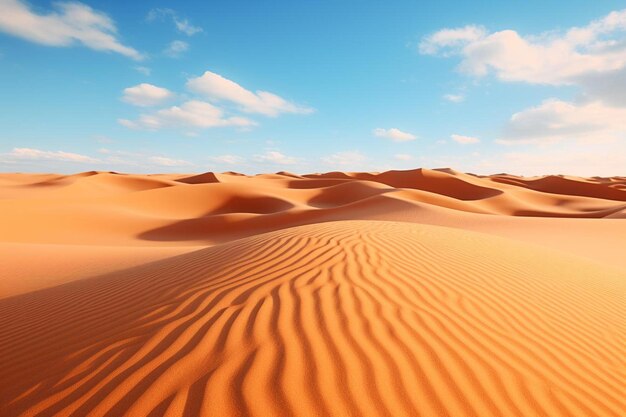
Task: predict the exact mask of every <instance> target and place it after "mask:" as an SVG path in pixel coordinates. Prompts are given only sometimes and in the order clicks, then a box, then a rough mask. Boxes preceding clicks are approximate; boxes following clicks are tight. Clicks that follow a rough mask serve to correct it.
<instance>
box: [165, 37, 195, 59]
mask: <svg viewBox="0 0 626 417" xmlns="http://www.w3.org/2000/svg"><path fill="white" fill-rule="evenodd" d="M188 50H189V44H188V43H187V42H185V41H172V42H170V43H169V44H168V45H167V47H166V48H165V49H164V50H163V53H164V54H165V55H167V56H169V57H170V58H178V57H179V56H181V55H182V54H183V52H187V51H188Z"/></svg>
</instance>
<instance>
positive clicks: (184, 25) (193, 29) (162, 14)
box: [147, 9, 203, 36]
mask: <svg viewBox="0 0 626 417" xmlns="http://www.w3.org/2000/svg"><path fill="white" fill-rule="evenodd" d="M166 17H170V18H171V19H172V22H174V25H175V26H176V29H178V31H179V32H182V33H184V34H185V35H187V36H192V35H195V34H196V33H200V32H202V31H203V30H202V28H201V27H199V26H194V25H192V24H191V23H190V22H189V20H187V19H184V18H181V17H179V16H178V14H177V13H176V12H175V11H174V10H172V9H152V10H150V11H149V12H148V16H147V20H148V21H153V20H156V19H161V20H162V19H164V18H166Z"/></svg>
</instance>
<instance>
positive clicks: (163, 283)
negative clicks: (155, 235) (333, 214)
mask: <svg viewBox="0 0 626 417" xmlns="http://www.w3.org/2000/svg"><path fill="white" fill-rule="evenodd" d="M485 254H489V255H488V256H485ZM539 255H541V254H540V253H538V251H537V250H536V249H535V248H532V247H530V246H525V245H523V244H520V243H516V242H512V241H508V240H504V239H499V238H494V237H490V236H487V235H482V234H475V233H469V232H463V231H458V230H454V229H449V228H443V227H437V226H424V225H415V224H413V225H409V224H406V223H400V222H383V221H342V222H330V223H324V224H317V225H308V226H300V227H296V228H289V229H285V230H281V231H276V232H270V233H268V234H262V235H258V236H254V237H250V238H246V239H242V240H238V241H235V242H232V243H227V244H224V245H219V246H216V247H213V248H208V249H202V250H200V251H196V252H193V253H190V254H185V255H180V256H177V257H174V258H169V259H167V260H163V261H157V262H154V263H151V264H148V265H145V266H139V267H135V268H131V269H129V270H126V271H124V272H119V273H113V274H109V275H104V276H101V277H97V278H92V279H89V280H82V281H79V282H75V283H70V284H66V285H63V286H59V287H54V288H49V289H45V290H42V291H39V292H33V293H30V294H25V295H22V296H17V297H12V298H7V299H4V300H0V317H1V318H2V320H0V323H1V324H0V357H2V358H4V361H5V366H3V367H2V370H0V380H3V381H12V383H11V384H10V385H9V386H6V387H5V388H4V389H3V390H2V392H1V393H0V403H1V404H3V408H2V410H3V411H2V414H3V415H37V414H38V413H41V414H42V415H53V414H55V415H87V414H88V415H93V416H98V415H101V416H104V415H107V416H118V415H120V416H121V415H186V416H192V415H259V416H260V415H268V413H269V414H270V415H320V416H322V415H329V416H330V415H381V416H382V415H416V416H418V415H424V416H459V415H464V416H505V415H506V416H529V415H546V416H548V415H549V416H575V415H579V416H589V415H595V416H619V415H620V413H621V411H623V409H624V407H626V402H625V401H624V395H623V394H624V384H625V383H626V375H625V373H624V369H626V367H625V366H626V361H624V358H623V356H622V355H621V353H620V350H621V348H622V347H623V342H624V340H625V339H624V338H625V337H626V327H625V326H624V321H623V310H622V308H623V304H622V301H623V300H620V295H619V294H623V293H624V290H625V287H624V280H623V278H624V276H623V274H621V273H619V272H618V270H613V269H611V268H608V267H607V268H601V267H599V266H598V265H596V264H593V263H586V262H584V261H580V260H578V259H575V258H574V259H570V258H568V257H567V256H565V255H560V254H550V260H551V262H550V264H549V265H546V264H545V263H543V262H540V261H539V258H538V256H539ZM544 256H545V255H544ZM131 301H132V302H131ZM583 311H584V313H581V312H583ZM33 365H36V366H33Z"/></svg>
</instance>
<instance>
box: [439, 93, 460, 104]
mask: <svg viewBox="0 0 626 417" xmlns="http://www.w3.org/2000/svg"><path fill="white" fill-rule="evenodd" d="M443 98H444V99H445V100H446V101H449V102H451V103H462V102H463V101H465V96H464V95H463V94H444V96H443Z"/></svg>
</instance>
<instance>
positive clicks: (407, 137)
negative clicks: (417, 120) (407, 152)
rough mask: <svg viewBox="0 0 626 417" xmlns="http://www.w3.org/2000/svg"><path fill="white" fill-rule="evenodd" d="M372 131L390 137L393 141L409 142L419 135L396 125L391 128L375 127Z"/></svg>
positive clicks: (380, 136) (377, 134)
mask: <svg viewBox="0 0 626 417" xmlns="http://www.w3.org/2000/svg"><path fill="white" fill-rule="evenodd" d="M372 133H373V134H374V136H376V137H379V138H385V139H390V140H391V141H393V142H408V141H411V140H415V139H417V136H415V135H414V134H412V133H408V132H403V131H402V130H400V129H396V128H395V127H392V128H391V129H382V128H377V129H374V131H373V132H372Z"/></svg>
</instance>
